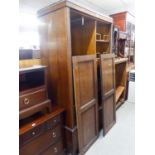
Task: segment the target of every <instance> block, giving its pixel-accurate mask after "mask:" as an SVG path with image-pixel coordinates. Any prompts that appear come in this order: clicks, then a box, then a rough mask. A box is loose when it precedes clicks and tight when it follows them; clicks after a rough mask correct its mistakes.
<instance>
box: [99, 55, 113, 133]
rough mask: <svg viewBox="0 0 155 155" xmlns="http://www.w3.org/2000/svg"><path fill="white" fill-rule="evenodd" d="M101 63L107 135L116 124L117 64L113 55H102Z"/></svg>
mask: <svg viewBox="0 0 155 155" xmlns="http://www.w3.org/2000/svg"><path fill="white" fill-rule="evenodd" d="M100 60H101V61H100V62H101V64H100V65H101V66H100V69H101V90H102V93H101V96H102V110H103V113H102V116H103V118H102V120H103V134H104V135H105V134H106V133H107V132H108V131H109V130H110V129H111V128H112V126H113V125H114V124H115V121H116V110H115V81H114V79H115V77H114V75H115V66H114V65H115V64H114V55H113V54H102V55H101V57H100Z"/></svg>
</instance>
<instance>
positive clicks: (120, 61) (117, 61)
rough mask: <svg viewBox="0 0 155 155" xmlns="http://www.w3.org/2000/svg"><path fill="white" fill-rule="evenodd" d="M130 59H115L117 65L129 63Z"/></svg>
mask: <svg viewBox="0 0 155 155" xmlns="http://www.w3.org/2000/svg"><path fill="white" fill-rule="evenodd" d="M127 60H128V58H115V64H120V63H123V62H127Z"/></svg>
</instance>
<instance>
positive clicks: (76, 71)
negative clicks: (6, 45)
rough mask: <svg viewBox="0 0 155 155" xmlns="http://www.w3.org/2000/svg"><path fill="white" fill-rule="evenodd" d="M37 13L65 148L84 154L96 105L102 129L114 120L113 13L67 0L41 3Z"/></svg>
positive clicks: (94, 127) (94, 126) (92, 136)
mask: <svg viewBox="0 0 155 155" xmlns="http://www.w3.org/2000/svg"><path fill="white" fill-rule="evenodd" d="M38 17H39V19H40V21H41V24H40V26H39V33H40V49H41V62H42V64H43V65H46V66H48V71H47V73H48V75H47V76H48V90H49V91H48V92H49V97H50V99H51V100H52V102H53V104H55V105H56V106H57V105H59V106H62V107H64V108H65V110H66V117H65V127H64V128H65V137H66V146H67V152H68V153H69V154H77V152H78V151H79V153H80V154H84V153H85V152H86V151H87V150H88V148H89V147H90V146H91V145H92V143H93V142H94V141H95V140H96V139H97V137H98V124H99V121H98V115H99V113H98V112H99V109H101V110H102V114H101V116H102V117H101V118H102V120H101V122H102V125H103V126H104V133H107V131H108V130H109V129H110V128H111V127H112V125H113V124H114V122H115V110H114V109H115V105H114V100H115V93H114V92H115V87H114V62H113V56H111V31H112V18H110V17H108V16H105V15H102V14H100V13H98V12H96V11H93V10H89V9H88V8H86V7H84V6H81V5H79V4H76V3H73V2H70V1H61V2H58V3H54V4H52V5H50V6H48V7H46V8H43V9H41V10H39V11H38ZM105 54H106V56H104V55H105ZM98 68H100V69H98ZM99 70H100V71H99ZM98 71H99V72H98ZM109 76H110V78H108V77H109ZM98 79H100V80H101V81H102V82H101V81H100V80H98ZM99 83H100V84H99ZM98 92H100V93H98ZM103 92H104V93H103ZM99 96H100V97H101V96H102V97H101V98H100V97H99ZM100 101H101V102H100ZM99 107H100V108H99Z"/></svg>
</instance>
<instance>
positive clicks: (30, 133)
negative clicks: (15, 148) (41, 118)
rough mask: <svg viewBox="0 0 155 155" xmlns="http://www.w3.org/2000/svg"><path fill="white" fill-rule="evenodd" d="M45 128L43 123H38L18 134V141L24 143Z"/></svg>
mask: <svg viewBox="0 0 155 155" xmlns="http://www.w3.org/2000/svg"><path fill="white" fill-rule="evenodd" d="M44 130H45V125H44V124H42V125H39V126H37V127H34V128H33V129H31V130H30V131H28V132H26V133H25V134H23V135H22V136H20V143H22V144H24V143H26V142H27V141H29V140H32V139H33V138H35V137H37V136H39V135H41V134H42V133H43V132H44Z"/></svg>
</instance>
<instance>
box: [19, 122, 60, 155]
mask: <svg viewBox="0 0 155 155" xmlns="http://www.w3.org/2000/svg"><path fill="white" fill-rule="evenodd" d="M61 137H62V127H61V126H60V125H57V126H56V127H55V128H54V129H52V130H47V131H46V132H45V133H43V134H41V135H40V136H38V137H36V138H34V139H33V140H32V141H29V142H28V143H26V144H25V145H23V146H22V147H21V148H20V155H38V154H39V153H40V152H42V151H43V150H45V149H47V148H48V147H49V146H50V145H52V144H54V143H56V142H57V141H58V140H59V139H60V138H61Z"/></svg>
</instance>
